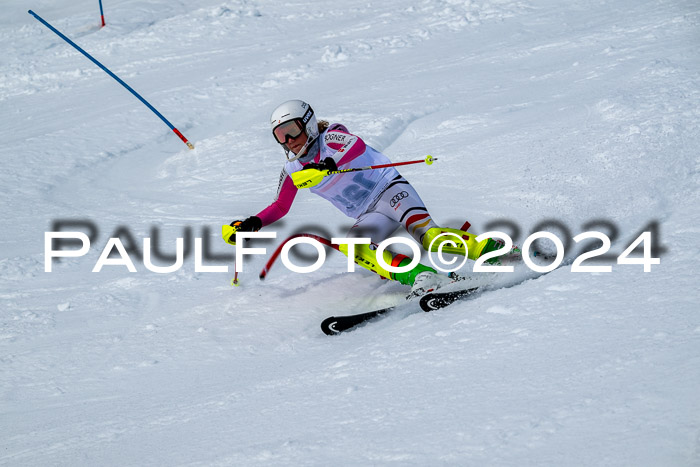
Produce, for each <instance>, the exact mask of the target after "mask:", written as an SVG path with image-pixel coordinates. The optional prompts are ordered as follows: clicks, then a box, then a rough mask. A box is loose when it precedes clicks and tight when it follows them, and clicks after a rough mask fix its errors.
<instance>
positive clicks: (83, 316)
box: [0, 0, 700, 466]
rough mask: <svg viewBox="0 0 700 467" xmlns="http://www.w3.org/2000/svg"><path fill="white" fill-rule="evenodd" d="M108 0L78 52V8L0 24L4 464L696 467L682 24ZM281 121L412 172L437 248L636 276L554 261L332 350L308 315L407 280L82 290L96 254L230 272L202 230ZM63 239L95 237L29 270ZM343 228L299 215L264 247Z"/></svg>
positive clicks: (340, 273) (664, 10)
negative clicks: (57, 229)
mask: <svg viewBox="0 0 700 467" xmlns="http://www.w3.org/2000/svg"><path fill="white" fill-rule="evenodd" d="M104 3H105V16H106V20H107V27H105V28H103V29H100V28H98V24H99V10H98V5H97V2H96V1H87V0H76V1H72V2H58V1H51V0H34V1H33V2H26V1H20V0H5V1H3V5H2V9H3V14H2V16H0V41H1V42H2V43H3V44H5V47H4V48H3V54H2V55H1V56H0V102H2V104H1V109H2V110H1V113H0V118H1V119H2V120H1V123H2V124H1V125H0V131H1V132H2V138H0V140H1V141H2V143H3V145H2V168H1V170H0V196H1V199H2V203H0V216H1V217H2V219H3V223H2V230H1V233H2V235H1V236H0V249H1V250H0V251H1V256H0V297H1V299H2V302H1V303H2V308H1V315H0V323H1V326H2V328H1V329H0V360H1V361H2V366H1V367H0V368H1V371H0V435H1V436H0V463H1V464H5V465H13V466H15V465H42V466H44V465H71V466H73V465H246V466H249V465H590V466H599V465H616V466H617V465H619V466H631V465H635V466H639V465H648V466H671V465H674V466H675V465H700V391H699V390H698V387H700V306H699V305H698V300H699V299H700V293H699V292H698V273H697V266H696V264H697V258H698V256H700V246H698V244H699V242H698V234H699V233H700V210H699V209H698V204H699V202H700V199H699V196H698V193H699V190H698V182H699V175H698V174H699V170H700V163H699V160H698V152H699V151H698V150H699V149H700V130H699V128H700V60H699V58H700V52H699V51H698V50H699V49H700V47H699V46H700V29H699V28H698V25H699V23H700V7H699V6H698V3H697V2H696V1H693V0H686V1H681V0H674V1H670V0H655V1H651V0H637V1H629V0H627V1H625V0H619V1H606V0H595V1H577V2H558V1H553V0H532V1H530V0H466V1H457V0H431V1H408V2H406V1H401V0H384V1H382V2H375V1H365V2H351V1H347V0H339V1H335V2H332V3H330V2H320V1H316V2H313V1H305V0H285V1H284V2H263V1H256V0H230V1H222V0H200V1H198V2H184V1H172V0H170V1H165V0H149V1H143V0H124V1H120V2H109V1H105V2H104ZM29 8H31V9H33V10H34V11H35V12H36V13H37V14H39V15H41V16H42V17H43V18H44V19H46V20H47V21H49V22H51V23H52V24H53V25H54V26H55V27H57V28H58V29H59V30H60V31H62V32H63V33H64V34H66V35H67V36H69V37H70V38H72V39H73V40H75V41H76V42H77V43H78V44H79V45H80V46H81V47H83V48H84V49H86V50H87V51H89V52H90V53H92V54H93V55H94V56H95V57H96V58H97V59H99V60H101V61H102V62H103V63H104V64H105V65H107V66H108V67H110V68H111V70H112V71H113V72H114V73H116V74H117V75H118V76H120V77H121V78H122V79H124V80H125V81H126V82H127V83H129V84H130V85H131V86H132V87H133V88H134V89H136V90H137V91H138V92H139V93H141V94H142V95H143V96H144V97H146V98H147V99H148V100H149V101H150V102H151V103H152V104H153V105H154V106H155V107H156V108H157V109H158V110H159V111H160V112H162V113H163V115H165V116H166V117H167V118H168V119H169V120H170V121H171V122H173V124H174V125H175V126H176V127H178V128H179V129H180V130H181V131H182V132H183V133H184V134H185V135H186V136H187V137H188V138H189V139H190V140H191V141H192V142H193V143H194V144H195V146H196V149H195V150H194V151H190V150H188V149H187V148H186V147H185V145H183V144H182V142H181V141H180V140H179V139H178V138H177V137H176V136H175V135H174V134H173V133H172V132H171V131H170V130H169V129H168V128H167V127H166V126H165V125H163V124H162V122H161V121H160V120H158V118H157V117H156V116H155V115H153V114H152V113H151V112H149V111H148V109H147V108H146V107H144V106H143V105H142V104H141V103H140V102H138V101H137V100H136V99H135V98H134V97H133V96H131V95H130V94H129V93H128V92H127V91H126V90H124V89H123V88H122V87H121V86H119V85H118V84H117V83H116V82H115V81H113V80H112V79H111V78H109V77H108V76H107V75H106V74H105V73H104V72H102V71H101V70H99V69H98V68H97V67H95V66H94V65H93V64H92V63H90V62H89V61H88V60H87V59H86V58H85V57H83V56H82V55H80V54H79V53H77V52H76V51H75V50H74V49H72V48H71V47H69V46H68V45H67V44H66V43H65V42H63V41H62V40H61V39H60V38H58V37H57V36H56V35H54V34H53V33H52V32H51V31H49V30H48V29H46V28H45V27H44V26H42V25H41V24H40V23H39V22H37V21H36V20H35V19H34V18H33V17H31V16H30V15H28V14H27V9H29ZM291 98H303V99H306V100H308V101H310V102H311V103H312V105H313V106H314V107H315V109H316V111H317V114H318V115H319V116H321V117H325V118H327V119H329V120H332V121H341V122H343V123H345V124H346V125H347V126H348V127H349V128H350V130H351V131H353V132H354V133H357V134H358V135H360V136H362V137H364V138H365V139H366V140H367V141H368V142H369V144H371V145H373V146H374V147H376V148H378V149H380V150H382V151H384V152H385V153H386V154H387V155H388V156H389V157H390V158H392V159H393V160H394V161H402V160H412V159H417V158H422V157H424V156H425V155H426V154H432V155H433V156H435V157H438V158H439V161H438V162H437V163H435V164H434V165H432V166H431V167H426V166H410V167H405V168H403V170H402V173H403V174H404V175H405V176H406V177H407V178H408V179H409V180H410V181H411V182H412V183H413V184H414V185H415V186H416V188H417V189H418V191H419V192H420V193H421V195H422V197H423V199H424V201H425V202H426V203H427V205H428V207H429V209H430V210H431V213H432V214H433V216H434V217H435V218H436V219H437V220H438V221H439V222H441V223H442V224H443V225H445V226H453V227H458V226H459V225H461V224H462V222H464V220H466V219H468V220H469V221H471V223H472V224H473V226H474V227H473V230H474V231H477V232H481V231H484V230H485V229H486V228H487V226H488V225H489V223H490V222H491V221H493V220H494V219H509V220H511V221H512V222H514V223H515V224H517V225H518V226H519V227H520V229H521V233H522V235H521V236H520V241H522V239H523V238H524V236H525V234H527V233H529V232H531V231H533V228H534V227H537V224H538V223H541V222H542V221H544V220H547V219H555V220H557V221H559V222H560V223H561V224H563V225H564V226H565V227H566V228H567V229H569V230H570V235H569V236H570V237H572V236H573V235H576V234H578V233H581V232H583V231H585V230H590V229H594V230H602V231H604V232H608V233H614V232H611V229H612V228H616V229H617V232H616V233H617V235H616V239H615V241H614V242H613V247H612V250H611V252H612V253H614V254H615V255H617V254H619V253H621V252H622V251H623V250H624V248H626V246H627V245H629V244H630V242H631V241H632V240H634V239H635V238H636V236H637V235H638V233H639V232H640V231H641V230H642V229H643V228H645V226H647V225H648V224H649V223H650V222H653V221H657V222H658V223H659V226H660V228H659V232H658V234H659V235H658V238H659V241H660V243H661V244H662V245H663V247H664V248H665V253H664V254H663V255H662V259H661V264H660V265H657V266H652V270H651V272H649V273H643V272H642V267H641V266H632V265H614V266H613V272H611V273H596V274H592V273H572V272H570V270H569V269H568V268H562V269H559V270H557V271H555V272H553V273H551V274H549V275H546V276H543V277H541V278H539V279H536V280H531V281H528V282H525V283H523V284H522V285H519V286H517V287H513V288H508V289H502V290H498V291H494V292H489V293H486V294H483V295H481V296H479V297H478V298H476V299H474V300H471V301H466V302H462V303H459V304H456V305H454V306H452V307H450V308H448V309H444V310H441V311H438V312H434V313H422V312H418V308H417V306H416V305H412V306H408V307H405V308H404V309H402V311H400V312H397V313H395V314H393V315H389V316H387V317H386V318H384V319H381V320H379V321H377V322H374V323H371V324H369V325H367V326H364V327H362V328H360V329H358V330H356V331H353V332H351V333H348V334H344V335H341V336H337V337H333V338H330V337H327V336H325V335H323V334H322V333H321V331H320V329H319V323H320V322H321V321H322V320H323V318H325V317H326V316H328V315H330V314H351V313H354V312H359V311H367V310H369V309H372V308H375V307H380V306H386V305H390V304H394V303H399V302H400V301H401V300H402V297H403V295H404V293H405V292H406V289H405V287H404V286H401V285H398V284H396V283H387V282H382V281H379V280H378V279H377V278H376V276H374V275H372V274H370V273H368V272H365V271H359V272H356V273H352V274H351V273H348V272H346V259H345V257H344V256H342V255H340V254H338V253H336V252H329V255H328V260H327V262H326V264H325V265H324V267H323V268H322V269H320V270H319V271H316V272H314V273H311V274H307V275H301V274H294V273H292V272H290V271H288V270H287V269H285V268H284V267H283V266H282V265H281V264H277V265H276V266H275V268H273V270H272V271H271V273H270V276H269V278H268V279H267V280H266V281H265V282H260V281H258V279H257V274H258V271H259V270H260V269H261V267H262V266H263V265H264V263H265V260H266V257H264V256H255V257H251V259H250V260H248V261H247V262H246V263H245V270H244V271H243V273H241V279H242V285H241V286H240V287H231V286H230V285H229V281H230V279H231V278H232V275H233V272H232V271H233V262H232V261H231V260H230V259H227V260H219V261H208V262H207V265H209V266H213V265H218V266H222V265H228V266H229V267H230V271H231V272H229V273H228V274H227V273H203V272H196V271H195V266H194V256H193V255H188V257H187V258H186V259H185V264H184V266H183V267H182V268H181V269H180V270H179V271H177V272H174V273H170V274H156V273H153V272H150V271H148V270H147V269H146V268H145V266H144V265H143V263H142V262H141V261H138V260H137V256H134V257H133V258H132V259H134V260H135V265H136V268H137V272H136V273H130V272H128V271H127V268H126V267H124V266H109V265H108V266H105V267H104V268H103V270H102V271H101V272H100V273H93V272H91V271H92V268H93V267H94V265H95V263H96V261H97V259H98V258H99V255H100V253H101V252H102V249H103V248H104V246H105V245H106V243H107V240H108V238H109V237H110V236H114V235H113V233H114V232H119V231H121V233H122V235H121V238H122V239H123V240H124V242H125V246H127V244H128V240H133V242H132V243H135V245H134V244H132V245H131V246H132V247H133V246H135V247H137V248H138V249H141V250H142V249H143V246H142V241H143V239H144V238H146V237H151V236H152V229H154V230H155V231H156V233H159V234H160V240H161V242H160V249H161V251H163V252H164V253H167V254H173V253H174V251H175V239H176V238H177V237H181V236H183V234H184V232H185V231H186V230H187V229H190V233H191V236H190V237H198V238H202V237H207V239H208V240H210V244H211V245H210V250H211V252H212V253H213V254H216V255H229V256H230V255H231V254H232V253H233V251H234V249H233V248H232V247H230V246H228V245H226V244H225V243H223V241H221V239H220V237H219V229H220V226H221V224H224V223H228V222H230V221H231V220H233V219H235V218H240V217H243V216H247V215H251V214H254V213H255V212H257V211H258V210H259V209H261V208H262V207H264V206H266V205H267V203H268V202H269V201H271V200H272V198H273V197H274V193H275V190H276V186H277V177H278V174H279V170H280V168H281V165H282V162H283V157H284V156H283V154H282V152H281V151H280V149H279V147H277V146H276V144H275V143H274V142H273V140H272V138H271V135H270V131H269V127H268V124H267V118H268V116H269V114H270V112H271V111H272V109H274V107H275V106H276V105H277V104H279V103H280V102H282V101H284V100H287V99H291ZM57 220H74V221H75V220H82V221H87V222H91V223H93V224H94V226H95V227H97V229H98V237H97V239H96V240H95V241H94V242H93V243H92V246H91V249H90V252H89V253H88V254H87V255H86V256H84V257H80V258H70V259H63V260H61V261H54V263H53V272H51V273H47V272H44V232H47V231H50V230H52V229H53V228H54V222H55V221H57ZM591 222H597V224H596V223H594V224H590V223H591ZM601 222H603V223H601ZM350 224H351V221H350V220H349V219H348V218H345V217H343V216H342V214H340V213H339V212H337V211H336V210H334V208H333V207H332V206H331V205H330V204H328V203H325V202H324V201H323V200H321V199H320V198H317V197H314V196H312V195H310V194H308V193H303V194H301V195H300V196H299V197H298V198H297V201H296V203H295V205H294V207H293V209H292V212H291V213H290V215H289V216H288V217H287V218H285V220H284V222H281V223H280V225H277V226H275V227H274V229H268V231H275V232H276V233H277V236H278V239H277V241H270V242H267V243H264V244H263V245H265V246H266V247H267V249H268V252H271V250H272V248H273V247H274V246H276V245H277V244H278V243H279V241H281V239H282V238H284V237H286V236H287V235H290V234H291V233H294V232H302V231H315V232H316V233H323V234H325V235H335V236H343V234H344V233H345V230H346V229H347V228H348V227H349V225H350ZM314 229H315V230H314ZM69 230H71V229H69ZM79 230H82V231H87V230H86V229H85V228H84V227H81V228H80V229H79ZM553 231H554V232H555V233H558V235H559V236H562V237H564V235H563V233H562V232H561V231H560V230H557V229H554V230H553ZM188 243H191V238H190V240H188ZM159 264H161V265H167V262H165V263H159Z"/></svg>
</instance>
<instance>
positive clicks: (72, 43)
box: [29, 10, 194, 149]
mask: <svg viewBox="0 0 700 467" xmlns="http://www.w3.org/2000/svg"><path fill="white" fill-rule="evenodd" d="M29 14H30V15H32V16H34V17H35V18H36V19H37V20H38V21H39V22H40V23H41V24H43V25H44V26H46V27H47V28H49V29H50V30H51V31H53V32H54V33H56V35H57V36H58V37H60V38H61V39H63V40H64V41H66V42H68V43H69V44H70V45H72V46H73V47H74V48H75V50H77V51H78V52H80V53H81V54H83V55H85V56H86V57H87V58H88V59H89V60H90V61H92V63H94V64H95V65H97V66H98V67H100V68H101V69H102V71H104V72H105V73H107V74H108V75H109V76H111V77H112V78H114V79H115V80H116V81H117V83H119V84H121V85H122V86H124V87H125V88H126V89H127V91H129V92H130V93H131V94H133V95H134V96H135V97H136V98H137V99H138V100H140V101H141V102H142V103H143V104H144V105H145V106H146V107H148V108H149V109H151V111H152V112H153V113H154V114H156V115H157V116H158V118H160V119H161V120H163V122H164V123H165V124H166V125H168V127H169V128H170V129H171V130H173V132H174V133H175V134H176V135H177V136H178V137H179V138H180V139H181V140H182V142H183V143H185V144H186V145H187V147H188V148H190V149H194V146H193V145H192V143H190V142H189V141H187V138H185V136H184V135H183V134H182V133H180V130H178V129H177V128H175V127H174V126H173V124H172V123H170V122H169V121H168V119H167V118H165V117H163V115H161V113H160V112H158V111H157V110H156V109H155V107H153V106H152V105H151V104H149V103H148V101H147V100H146V99H144V98H143V97H141V95H140V94H139V93H138V92H136V91H134V90H133V89H132V88H131V86H129V85H128V84H126V83H125V82H124V81H122V80H121V79H120V78H119V77H118V76H117V75H115V74H114V73H112V72H111V71H110V70H109V69H108V68H107V67H105V66H104V65H103V64H101V63H100V62H98V61H97V60H96V59H95V58H94V57H93V56H92V55H90V54H89V53H87V52H86V51H84V50H83V49H81V48H80V47H79V46H78V45H77V44H76V43H75V42H73V41H72V40H70V39H68V38H67V37H66V36H64V35H63V34H62V33H61V32H60V31H59V30H58V29H56V28H54V27H53V26H51V25H50V24H49V23H47V22H46V21H44V19H43V18H42V17H40V16H39V15H37V14H36V13H34V12H33V11H32V10H29Z"/></svg>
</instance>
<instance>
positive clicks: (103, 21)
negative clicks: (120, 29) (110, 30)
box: [99, 0, 105, 27]
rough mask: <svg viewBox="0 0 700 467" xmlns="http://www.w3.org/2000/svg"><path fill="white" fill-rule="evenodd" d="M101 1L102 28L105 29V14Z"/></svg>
mask: <svg viewBox="0 0 700 467" xmlns="http://www.w3.org/2000/svg"><path fill="white" fill-rule="evenodd" d="M99 1H100V18H101V19H102V27H105V12H104V11H103V10H102V0H99Z"/></svg>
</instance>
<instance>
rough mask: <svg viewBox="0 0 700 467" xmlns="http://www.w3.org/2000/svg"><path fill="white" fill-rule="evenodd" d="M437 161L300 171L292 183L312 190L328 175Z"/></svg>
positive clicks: (293, 177) (426, 161) (294, 174)
mask: <svg viewBox="0 0 700 467" xmlns="http://www.w3.org/2000/svg"><path fill="white" fill-rule="evenodd" d="M436 160H437V158H436V157H433V156H428V157H426V158H425V159H418V160H415V161H407V162H392V163H390V164H378V165H369V166H367V167H355V168H352V169H341V170H317V169H306V170H299V171H298V172H294V173H293V174H292V181H293V182H294V185H295V186H296V187H297V188H311V187H312V186H316V185H318V184H319V183H321V180H323V178H324V177H326V176H328V175H335V174H344V173H348V172H359V171H361V170H374V169H383V168H385V167H398V166H400V165H409V164H422V163H425V164H427V165H431V164H432V163H433V162H434V161H436Z"/></svg>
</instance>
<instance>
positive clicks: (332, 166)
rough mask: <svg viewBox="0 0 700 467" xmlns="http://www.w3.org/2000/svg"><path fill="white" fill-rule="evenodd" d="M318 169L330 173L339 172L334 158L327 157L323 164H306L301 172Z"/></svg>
mask: <svg viewBox="0 0 700 467" xmlns="http://www.w3.org/2000/svg"><path fill="white" fill-rule="evenodd" d="M308 169H316V170H327V171H329V172H335V171H336V170H338V166H337V165H336V163H335V160H334V159H333V158H332V157H326V158H325V159H323V160H322V161H321V162H312V163H310V164H306V165H305V166H304V168H303V169H301V170H308Z"/></svg>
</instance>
